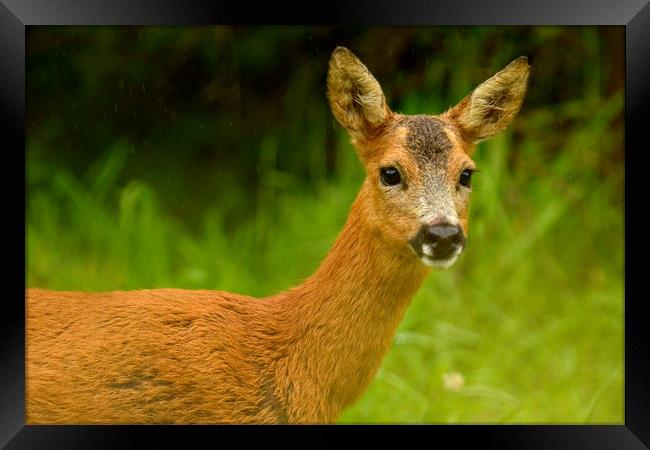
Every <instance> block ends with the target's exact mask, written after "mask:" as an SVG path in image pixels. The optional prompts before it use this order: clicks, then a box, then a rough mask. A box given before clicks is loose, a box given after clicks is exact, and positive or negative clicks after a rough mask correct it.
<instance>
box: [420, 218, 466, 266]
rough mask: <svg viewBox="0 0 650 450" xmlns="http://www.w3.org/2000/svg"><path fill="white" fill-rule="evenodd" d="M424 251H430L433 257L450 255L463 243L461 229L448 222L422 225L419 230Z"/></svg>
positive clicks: (441, 257)
mask: <svg viewBox="0 0 650 450" xmlns="http://www.w3.org/2000/svg"><path fill="white" fill-rule="evenodd" d="M420 233H421V235H422V244H423V249H427V247H428V250H429V251H428V252H427V251H426V250H425V253H431V254H430V255H429V256H432V257H433V258H435V259H445V258H449V257H450V256H452V255H453V254H454V253H455V252H456V251H457V250H458V248H459V247H461V246H462V245H464V244H465V236H464V235H463V230H462V229H461V228H460V227H459V226H458V225H452V224H450V223H435V224H432V225H424V226H423V227H422V229H421V230H420Z"/></svg>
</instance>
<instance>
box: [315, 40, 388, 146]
mask: <svg viewBox="0 0 650 450" xmlns="http://www.w3.org/2000/svg"><path fill="white" fill-rule="evenodd" d="M327 97H328V98H329V102H330V107H331V108H332V113H333V114H334V117H336V120H338V121H339V123H340V124H341V125H343V126H344V127H345V128H346V129H347V130H348V132H349V133H350V134H351V135H352V137H353V138H358V137H364V136H368V135H370V134H372V132H373V131H374V130H376V129H377V128H379V127H380V126H381V125H383V124H384V123H385V122H386V120H387V119H388V118H389V117H390V110H389V109H388V106H387V105H386V98H385V97H384V93H383V91H382V89H381V86H380V85H379V83H378V82H377V80H376V79H375V77H374V76H372V74H371V73H370V71H369V70H368V69H367V68H366V66H365V65H364V64H363V63H362V62H361V61H359V59H358V58H357V57H356V56H355V55H354V53H352V52H351V51H350V50H348V49H347V48H345V47H337V48H336V49H335V50H334V52H332V56H331V58H330V62H329V71H328V74H327Z"/></svg>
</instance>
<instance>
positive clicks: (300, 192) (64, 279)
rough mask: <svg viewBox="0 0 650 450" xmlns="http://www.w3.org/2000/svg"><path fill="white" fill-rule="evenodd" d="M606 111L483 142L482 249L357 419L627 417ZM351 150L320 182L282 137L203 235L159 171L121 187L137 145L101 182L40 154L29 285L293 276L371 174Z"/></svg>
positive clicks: (474, 215) (31, 185) (477, 225)
mask: <svg viewBox="0 0 650 450" xmlns="http://www.w3.org/2000/svg"><path fill="white" fill-rule="evenodd" d="M588 106H589V105H588ZM591 106H593V107H588V108H585V105H584V103H582V104H570V103H567V104H563V105H560V106H558V107H557V108H556V109H554V110H553V112H552V113H549V110H546V111H541V112H539V114H536V113H534V112H531V113H530V114H528V115H527V116H522V117H521V118H518V119H517V120H521V124H520V125H521V126H522V127H526V129H527V130H528V131H529V134H530V136H529V137H527V138H526V139H524V140H522V141H518V142H516V143H515V142H513V140H512V139H513V135H512V134H511V132H506V133H504V134H503V135H501V136H500V137H498V138H495V139H493V140H490V141H487V142H485V143H483V144H481V145H480V146H479V149H478V150H477V152H476V154H475V160H476V161H477V163H478V166H479V168H480V170H481V172H480V173H478V174H477V176H476V177H475V180H474V188H473V189H474V192H473V194H472V203H471V208H470V227H469V240H468V244H467V248H466V251H465V252H464V254H463V255H462V256H461V258H460V259H459V261H458V262H457V263H456V264H455V266H453V267H452V268H451V269H449V270H448V271H444V272H433V273H432V274H431V276H430V277H429V278H428V279H427V281H426V282H425V284H424V285H423V287H422V288H421V289H420V291H419V293H418V294H417V295H416V297H415V298H414V300H413V302H412V304H411V306H410V307H409V309H408V311H407V314H406V317H405V319H404V320H403V322H402V324H401V326H400V328H399V330H398V332H397V335H396V336H395V339H394V342H393V345H392V347H391V349H390V351H389V353H388V355H387V357H386V358H385V360H384V362H383V364H382V366H381V369H380V371H379V373H378V375H377V377H376V379H375V381H374V382H373V383H372V385H371V386H370V388H369V389H368V391H367V392H366V393H365V395H364V396H363V398H362V399H361V400H360V401H359V402H358V403H357V404H355V405H354V406H353V407H351V408H349V409H348V410H347V411H345V413H344V414H343V415H342V416H341V418H340V422H341V423H375V422H382V423H403V422H413V423H423V422H426V423H585V422H589V423H619V424H620V423H623V298H624V295H623V199H622V184H623V167H622V163H618V164H614V163H611V162H609V161H604V160H602V159H601V157H602V155H603V154H604V153H602V152H600V153H599V151H600V150H599V149H603V148H609V147H611V146H613V145H619V140H620V139H621V136H620V135H617V134H616V133H613V132H612V126H611V122H612V120H613V118H614V117H615V116H616V114H618V113H620V111H621V108H622V96H621V95H617V96H614V97H612V99H611V100H608V101H602V102H599V103H597V104H594V105H591ZM587 113H588V114H587ZM558 115H560V116H562V117H565V118H566V117H574V118H575V120H574V121H573V122H572V123H573V126H572V127H571V128H570V129H569V130H564V131H563V132H562V139H561V141H559V143H558V144H557V145H555V147H553V149H552V151H551V147H552V146H551V145H550V144H548V141H540V140H539V139H537V138H536V137H535V136H539V135H542V134H544V133H548V130H549V128H550V127H551V125H552V123H553V121H554V120H555V118H556V117H557V116H558ZM340 138H341V139H342V140H347V139H346V138H345V137H344V136H341V137H340ZM342 145H344V146H345V147H346V150H347V151H345V152H343V153H342V156H341V159H340V160H339V161H338V163H337V168H338V169H337V176H336V177H335V179H333V180H332V181H330V182H327V183H322V184H321V185H320V186H318V187H317V189H316V191H315V193H307V190H306V189H304V188H305V186H304V183H305V182H304V181H298V180H297V179H296V178H295V177H293V176H291V174H288V173H283V172H280V171H278V170H276V169H275V168H274V154H275V153H274V152H275V151H276V149H277V143H276V142H274V141H273V140H272V139H269V140H268V143H267V145H266V146H265V148H264V153H263V155H264V157H263V159H262V161H260V167H261V170H260V177H262V180H261V183H260V189H259V193H258V199H259V200H260V201H259V204H260V205H261V206H260V207H259V208H258V209H257V210H256V211H255V214H254V216H253V218H252V219H251V220H249V221H246V222H245V223H242V224H241V225H240V226H238V227H236V229H235V230H232V231H228V230H227V228H226V227H225V226H224V223H223V217H224V211H219V210H215V209H210V208H207V209H206V210H205V212H204V215H203V221H202V223H201V224H200V226H199V227H198V231H197V230H196V229H195V227H194V228H193V227H190V226H189V224H186V223H184V222H183V221H182V220H180V219H178V218H174V217H172V216H171V215H170V214H168V213H166V212H165V211H163V210H162V209H161V207H160V206H159V204H160V203H159V198H158V194H157V193H156V192H155V191H154V190H153V189H152V188H151V187H150V186H149V185H148V184H146V183H145V182H143V181H141V180H137V179H131V180H128V181H127V182H126V183H121V182H118V181H117V180H119V175H120V173H121V171H122V169H123V168H124V167H125V166H126V165H127V164H128V163H129V162H128V150H127V148H126V144H124V143H121V142H119V141H118V142H116V143H115V145H114V146H112V147H111V148H109V149H107V150H106V152H105V155H104V157H103V158H101V159H100V160H98V161H97V162H96V163H95V165H93V166H92V167H91V168H89V169H88V171H87V173H86V174H85V176H83V177H74V176H73V175H71V173H69V172H67V171H61V170H55V169H53V168H52V167H51V166H49V165H47V164H46V163H42V162H40V161H39V159H38V158H36V157H34V155H37V154H38V153H39V152H41V151H42V149H35V148H31V149H28V158H29V159H28V165H27V180H28V186H27V189H28V190H27V243H26V244H27V245H26V252H27V259H26V273H27V284H28V285H29V286H37V287H47V288H52V289H67V290H86V291H101V290H116V289H136V288H154V287H178V288H188V289H205V288H207V289H220V290H230V291H235V292H240V293H245V294H250V295H256V296H261V295H268V294H272V293H274V292H277V291H279V290H282V289H286V288H288V287H290V286H292V285H295V284H296V283H299V282H300V281H301V280H302V279H304V278H305V277H306V276H308V275H309V274H310V273H311V272H312V271H313V270H314V269H315V268H316V267H317V266H318V264H319V262H320V261H321V260H322V258H323V256H324V255H325V254H326V253H327V251H328V249H329V247H330V245H331V244H332V242H333V241H334V238H335V237H336V234H337V233H338V231H339V230H340V228H341V226H342V225H343V223H344V220H345V217H346V215H347V212H348V210H349V207H350V205H351V203H352V200H353V199H354V197H355V195H356V192H357V189H358V188H359V186H360V184H361V181H362V178H363V173H362V169H361V167H360V164H358V162H357V161H356V156H355V155H354V153H353V151H352V149H351V148H350V146H349V145H348V144H346V143H344V144H342ZM316 151H317V150H314V152H316ZM314 157H315V158H316V160H317V159H318V155H316V154H315V156H314ZM513 157H514V158H515V161H516V163H512V162H511V160H512V158H513ZM242 182H243V181H242ZM186 194H187V195H188V196H190V195H191V192H187V193H186ZM215 195H217V194H215ZM450 374H451V375H450ZM461 377H462V380H463V381H462V382H459V381H458V380H460V379H461ZM448 378H455V379H456V385H455V386H454V385H453V383H451V384H452V385H447V386H446V384H445V379H448Z"/></svg>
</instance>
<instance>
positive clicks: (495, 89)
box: [444, 56, 530, 142]
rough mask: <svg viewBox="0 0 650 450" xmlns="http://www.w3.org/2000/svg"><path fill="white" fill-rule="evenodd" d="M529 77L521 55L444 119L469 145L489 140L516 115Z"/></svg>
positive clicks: (451, 110) (523, 57) (485, 82)
mask: <svg viewBox="0 0 650 450" xmlns="http://www.w3.org/2000/svg"><path fill="white" fill-rule="evenodd" d="M529 74H530V65H529V64H528V58H527V57H525V56H521V57H519V58H517V59H515V60H514V61H512V62H511V63H510V64H508V65H507V66H506V67H505V68H503V69H502V70H500V71H499V72H497V73H496V74H494V75H493V76H492V77H491V78H489V79H487V80H486V81H484V82H483V83H481V84H480V85H479V86H478V87H477V88H476V89H474V91H472V93H470V94H469V95H468V96H467V97H465V98H464V99H463V100H461V101H460V103H458V104H457V105H456V106H454V107H453V108H451V109H450V110H449V111H447V112H446V113H445V114H444V116H445V117H447V118H448V119H450V120H451V121H452V122H454V123H455V124H456V125H457V126H458V127H460V128H461V129H462V130H463V132H464V134H465V136H467V138H468V140H470V141H471V142H479V141H482V140H483V139H488V138H491V137H492V136H494V135H496V134H498V133H500V132H501V131H503V130H504V129H505V128H506V127H507V126H508V125H509V124H510V122H511V121H512V119H513V118H514V117H515V115H517V113H518V112H519V108H520V107H521V103H522V101H523V99H524V94H525V93H526V86H527V84H528V75H529Z"/></svg>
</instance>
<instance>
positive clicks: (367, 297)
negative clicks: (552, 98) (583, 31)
mask: <svg viewBox="0 0 650 450" xmlns="http://www.w3.org/2000/svg"><path fill="white" fill-rule="evenodd" d="M518 64H519V63H518ZM508 67H510V66H508ZM504 70H507V68H506V69H504ZM516 70H517V71H520V70H521V68H520V65H517V66H516ZM502 72H503V71H502ZM502 72H499V74H501V75H499V74H497V75H499V77H501V78H503V79H508V77H509V75H508V74H507V73H506V74H505V75H504V74H502ZM521 76H522V75H520V77H521ZM526 76H527V71H526ZM501 78H499V79H501ZM488 81H489V80H488ZM486 83H487V82H486ZM499 83H501V82H499ZM501 84H503V83H501ZM514 84H516V83H514V82H512V81H511V82H510V85H514ZM484 85H485V83H484ZM484 85H481V86H484ZM488 86H491V85H490V84H489V83H488ZM479 89H482V91H481V92H479V94H477V95H478V97H480V98H481V99H482V100H481V102H482V103H481V105H483V106H481V109H480V113H481V114H483V117H484V118H485V126H486V127H487V130H484V131H481V130H480V121H479V119H477V117H478V115H479V113H478V112H477V110H475V108H474V106H472V105H470V103H471V102H472V101H473V100H472V98H473V97H468V98H470V100H467V98H466V99H465V100H464V101H463V102H464V103H463V102H461V104H459V106H458V107H456V109H452V110H450V111H449V112H447V113H446V114H444V115H442V116H417V118H416V119H409V118H408V117H406V116H401V115H399V114H395V113H392V112H390V111H389V110H388V107H387V106H386V101H385V99H384V95H383V93H382V92H381V88H380V87H379V83H377V81H376V80H375V79H374V77H372V75H371V74H370V72H369V71H368V70H367V68H366V67H365V66H364V65H363V64H362V63H361V62H360V61H359V60H358V59H357V58H356V57H355V56H354V55H353V54H352V52H350V51H349V50H347V49H342V48H338V49H337V50H335V51H334V53H333V55H332V59H331V61H330V70H329V74H328V95H329V100H330V104H331V105H332V111H333V113H334V115H335V117H336V118H337V119H338V120H339V121H340V122H341V124H342V125H343V126H344V127H346V128H347V129H348V130H349V131H350V134H351V136H352V139H353V142H354V143H355V145H356V147H357V150H358V152H359V155H360V157H361V159H362V161H363V163H364V166H365V168H366V171H367V177H366V180H365V181H364V183H363V186H362V188H361V191H360V192H359V195H358V197H357V199H356V200H355V202H354V204H353V205H352V208H351V210H350V214H349V217H348V220H347V222H346V224H345V226H344V228H343V231H342V232H341V234H340V235H339V237H338V238H337V240H336V242H335V243H334V246H333V247H332V249H331V251H330V253H329V254H328V255H327V257H326V258H325V260H324V261H323V263H322V264H321V266H320V267H319V268H318V270H317V271H316V272H315V273H314V274H313V275H312V276H311V277H309V278H308V279H307V280H306V281H305V282H304V283H303V284H301V285H300V286H297V287H295V288H293V289H290V290H289V291H286V292H283V293H280V294H278V295H275V296H272V297H268V298H263V299H255V298H251V297H247V296H243V295H237V294H231V293H227V292H220V291H188V290H177V289H155V290H141V291H130V292H108V293H92V294H91V293H84V292H55V291H48V290H42V289H27V298H26V321H27V323H26V326H27V336H26V343H27V348H26V416H27V417H26V420H27V423H68V424H82V423H330V422H333V421H334V420H335V419H336V417H337V416H338V414H339V413H340V412H341V411H342V410H343V409H344V408H345V407H346V406H348V405H350V404H351V403H352V402H354V401H355V400H356V399H357V398H358V397H359V396H360V395H361V394H362V393H363V392H364V390H365V388H366V387H367V386H368V384H369V383H370V382H371V380H372V378H373V376H374V375H375V373H376V371H377V369H378V368H379V365H380V363H381V360H382V358H383V356H384V354H385V353H386V351H387V350H388V348H389V346H390V343H391V340H392V337H393V335H394V333H395V330H396V329H397V327H398V325H399V323H400V320H401V319H402V317H403V315H404V312H405V310H406V308H407V306H408V304H409V303H410V301H411V298H412V297H413V295H414V294H415V292H416V291H417V289H418V288H419V286H420V284H421V283H422V281H423V280H424V277H425V276H426V274H427V273H428V272H429V269H428V268H427V267H426V266H425V265H423V264H422V263H421V262H420V260H419V259H418V258H417V257H415V255H414V253H413V251H412V250H411V249H410V248H409V247H408V245H407V242H408V240H409V238H410V237H412V236H413V234H414V233H415V232H416V231H417V230H418V229H419V227H420V226H422V220H424V218H425V216H426V215H427V214H429V212H430V211H429V209H428V208H429V205H428V203H430V202H431V203H436V202H437V203H436V204H435V205H433V206H434V207H435V208H442V210H445V211H453V213H454V214H456V215H457V216H458V218H459V220H460V223H461V226H462V227H463V230H464V231H465V233H466V232H467V203H468V201H469V192H468V191H467V190H466V189H465V190H463V189H459V188H458V185H457V183H458V175H459V173H460V172H462V171H463V170H464V169H465V168H467V167H471V165H472V164H473V163H472V162H471V159H470V157H469V155H470V154H471V151H472V149H473V143H474V141H475V140H476V139H475V138H476V137H477V136H484V135H487V134H490V133H493V131H494V129H495V125H494V124H495V123H498V124H499V125H498V126H499V127H502V126H503V125H504V124H507V122H508V121H509V120H510V119H511V118H512V116H513V115H514V114H513V113H512V110H513V108H514V107H511V106H508V105H506V107H505V108H504V109H495V111H496V112H495V114H499V111H506V113H505V114H507V117H504V118H501V119H498V120H496V122H495V120H494V117H492V116H490V117H487V116H488V114H487V113H486V112H485V105H486V104H492V103H490V102H489V101H487V100H485V98H486V95H487V94H486V92H487V91H486V90H485V89H486V88H481V87H479ZM489 89H491V88H489ZM489 89H488V90H489ZM502 91H503V89H501V90H500V91H499V92H500V94H499V95H501V93H503V92H502ZM518 92H519V91H518ZM472 95H474V94H472ZM513 95H514V94H513ZM513 95H511V96H510V97H511V98H514V97H513ZM517 95H520V96H523V91H521V92H520V93H519V94H517ZM513 101H514V102H515V103H516V109H517V110H518V108H519V105H520V104H521V98H516V99H514V100H513ZM500 105H501V106H503V104H501V103H500ZM501 106H499V108H501ZM515 112H516V111H515ZM468 124H470V125H471V129H467V128H463V127H467V126H468ZM467 136H472V137H471V138H468V137H467ZM429 147H432V148H429ZM423 155H424V159H423ZM386 165H394V166H399V167H400V170H401V172H402V173H403V175H404V178H405V181H404V184H403V185H402V186H400V187H391V188H387V187H386V186H383V185H381V183H380V181H379V171H380V168H381V167H385V166H386ZM430 191H434V192H433V193H431V192H430ZM442 204H444V205H443V206H444V207H443V206H440V205H442ZM435 208H434V209H432V211H433V210H436V209H435ZM445 208H446V209H445Z"/></svg>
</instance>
